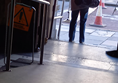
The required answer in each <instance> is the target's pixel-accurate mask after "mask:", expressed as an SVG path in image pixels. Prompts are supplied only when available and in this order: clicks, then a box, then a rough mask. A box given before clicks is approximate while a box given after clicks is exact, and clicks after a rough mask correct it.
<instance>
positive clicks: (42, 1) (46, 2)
mask: <svg viewBox="0 0 118 83" xmlns="http://www.w3.org/2000/svg"><path fill="white" fill-rule="evenodd" d="M32 1H35V2H38V3H42V4H47V5H50V3H49V2H48V1H46V0H32Z"/></svg>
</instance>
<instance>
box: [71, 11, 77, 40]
mask: <svg viewBox="0 0 118 83" xmlns="http://www.w3.org/2000/svg"><path fill="white" fill-rule="evenodd" d="M78 13H79V10H75V11H72V19H71V22H70V28H69V41H70V42H71V41H73V40H74V38H75V31H76V25H77V17H78Z"/></svg>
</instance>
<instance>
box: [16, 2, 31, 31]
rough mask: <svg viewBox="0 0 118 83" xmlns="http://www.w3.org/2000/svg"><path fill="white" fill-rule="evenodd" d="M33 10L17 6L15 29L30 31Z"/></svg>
mask: <svg viewBox="0 0 118 83" xmlns="http://www.w3.org/2000/svg"><path fill="white" fill-rule="evenodd" d="M32 14H33V9H30V8H29V7H25V6H22V5H18V4H17V5H16V6H15V13H14V15H15V16H14V28H16V29H20V30H23V31H28V30H29V27H30V23H31V19H32Z"/></svg>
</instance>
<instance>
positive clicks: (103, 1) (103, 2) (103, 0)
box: [102, 0, 107, 9]
mask: <svg viewBox="0 0 118 83" xmlns="http://www.w3.org/2000/svg"><path fill="white" fill-rule="evenodd" d="M102 8H103V9H106V8H107V7H106V6H105V0H102Z"/></svg>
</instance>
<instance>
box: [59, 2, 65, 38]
mask: <svg viewBox="0 0 118 83" xmlns="http://www.w3.org/2000/svg"><path fill="white" fill-rule="evenodd" d="M64 2H65V0H63V4H62V9H61V16H63V10H64ZM61 23H62V18H61V19H60V22H59V30H58V39H59V35H60V30H61Z"/></svg>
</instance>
